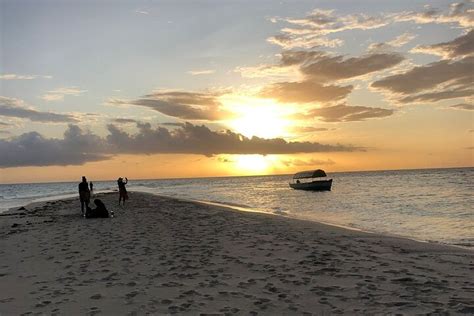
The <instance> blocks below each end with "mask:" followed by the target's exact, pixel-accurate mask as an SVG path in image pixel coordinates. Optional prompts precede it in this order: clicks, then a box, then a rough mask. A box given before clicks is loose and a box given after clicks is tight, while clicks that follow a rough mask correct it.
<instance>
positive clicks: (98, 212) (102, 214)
mask: <svg viewBox="0 0 474 316" xmlns="http://www.w3.org/2000/svg"><path fill="white" fill-rule="evenodd" d="M94 204H95V206H96V208H95V209H91V208H90V207H87V210H86V218H107V217H109V211H108V210H107V208H106V207H105V205H104V203H103V202H102V201H101V200H99V199H95V200H94Z"/></svg>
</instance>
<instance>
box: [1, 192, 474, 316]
mask: <svg viewBox="0 0 474 316" xmlns="http://www.w3.org/2000/svg"><path fill="white" fill-rule="evenodd" d="M130 196H131V200H130V201H129V202H130V203H128V205H126V207H125V208H124V209H123V210H122V209H120V208H118V206H117V205H116V204H117V199H118V197H117V196H116V195H115V194H106V195H102V196H101V199H102V200H103V201H104V202H105V204H106V205H107V206H108V207H109V209H110V208H111V209H114V210H115V213H116V217H115V218H113V219H83V218H81V217H80V216H79V214H80V207H79V202H78V200H77V199H74V200H63V201H56V202H48V203H46V204H43V206H41V205H30V206H28V207H27V209H28V211H26V212H25V211H23V212H25V213H26V214H25V215H11V214H9V215H8V216H0V258H1V261H0V314H1V315H18V314H22V313H27V314H28V313H29V314H61V315H75V314H92V315H95V314H106V315H124V314H132V315H133V314H138V315H141V314H146V313H151V314H172V313H178V314H190V315H196V314H198V315H199V314H200V313H202V314H218V315H219V314H242V315H248V314H259V315H282V314H285V315H288V314H310V313H313V314H337V313H344V314H392V313H393V314H395V313H401V314H417V313H445V312H449V313H451V314H462V313H465V314H474V281H473V273H472V272H473V268H474V264H473V259H474V252H472V251H469V250H463V249H458V248H453V247H447V246H441V245H433V244H427V243H419V242H415V241H411V240H408V239H402V238H393V237H384V236H378V235H373V234H367V233H361V232H355V231H349V230H345V229H341V228H336V227H332V226H327V225H322V224H317V223H313V222H306V221H299V220H293V219H288V218H284V217H279V216H272V215H265V214H258V213H246V212H238V211H232V210H229V209H224V208H220V207H216V206H208V205H202V204H197V203H191V202H185V201H179V200H174V199H168V198H163V197H156V196H152V195H149V194H143V193H131V194H130ZM15 212H22V211H15ZM14 224H16V225H14ZM12 226H15V227H12Z"/></svg>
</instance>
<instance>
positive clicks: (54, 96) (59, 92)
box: [41, 87, 87, 101]
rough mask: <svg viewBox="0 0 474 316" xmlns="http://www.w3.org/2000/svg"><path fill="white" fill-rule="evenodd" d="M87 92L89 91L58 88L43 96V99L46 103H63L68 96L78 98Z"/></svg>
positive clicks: (74, 88)
mask: <svg viewBox="0 0 474 316" xmlns="http://www.w3.org/2000/svg"><path fill="white" fill-rule="evenodd" d="M85 92H87V90H80V89H79V88H77V87H69V88H58V89H56V90H51V91H48V92H47V93H45V94H43V95H42V96H41V99H43V100H45V101H62V100H64V97H65V96H66V95H72V96H76V97H77V96H79V95H81V94H83V93H85Z"/></svg>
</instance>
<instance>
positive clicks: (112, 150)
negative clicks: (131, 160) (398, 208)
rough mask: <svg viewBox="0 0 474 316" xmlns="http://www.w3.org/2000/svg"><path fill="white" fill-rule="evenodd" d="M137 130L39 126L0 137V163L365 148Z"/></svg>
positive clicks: (192, 130)
mask: <svg viewBox="0 0 474 316" xmlns="http://www.w3.org/2000/svg"><path fill="white" fill-rule="evenodd" d="M137 128H138V132H137V133H136V134H134V135H131V134H128V133H126V132H124V131H123V130H120V129H119V128H117V127H116V126H115V125H112V124H110V125H108V131H109V134H108V135H107V136H106V137H99V136H97V135H94V134H92V133H90V132H84V131H82V130H81V129H80V128H79V127H78V126H75V125H70V126H69V127H68V129H67V130H66V132H65V133H64V137H63V139H55V138H44V137H43V136H41V135H40V134H38V133H36V132H31V133H26V134H22V135H20V136H17V137H13V138H11V139H9V140H3V139H0V168H8V167H20V166H50V165H80V164H83V163H86V162H90V161H98V160H106V159H109V158H110V157H111V156H113V155H117V154H160V153H161V154H201V155H205V156H212V155H217V154H261V155H266V154H292V153H312V152H341V151H345V152H348V151H356V150H362V149H361V148H356V147H352V146H345V145H339V144H337V145H328V144H320V143H316V142H288V141H286V140H284V139H281V138H273V139H264V138H259V137H252V138H248V137H245V136H243V135H241V134H237V133H234V132H231V131H226V132H222V133H220V132H215V131H211V130H210V129H209V128H208V127H206V126H204V125H202V126H196V125H193V124H190V123H185V124H184V125H183V126H181V127H179V128H176V129H172V130H168V129H166V128H163V127H157V128H152V127H151V125H150V124H148V123H146V124H143V123H137Z"/></svg>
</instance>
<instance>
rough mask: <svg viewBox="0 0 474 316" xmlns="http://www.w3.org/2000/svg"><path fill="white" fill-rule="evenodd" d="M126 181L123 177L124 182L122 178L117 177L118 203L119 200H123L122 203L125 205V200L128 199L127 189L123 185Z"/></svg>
mask: <svg viewBox="0 0 474 316" xmlns="http://www.w3.org/2000/svg"><path fill="white" fill-rule="evenodd" d="M127 183H128V179H127V178H125V182H124V181H123V178H118V180H117V184H118V187H119V205H120V201H123V202H122V203H123V205H125V200H128V193H127V189H126V188H125V185H126V184H127Z"/></svg>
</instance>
